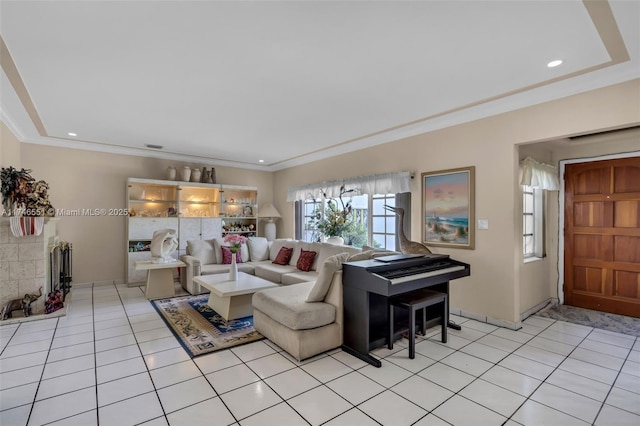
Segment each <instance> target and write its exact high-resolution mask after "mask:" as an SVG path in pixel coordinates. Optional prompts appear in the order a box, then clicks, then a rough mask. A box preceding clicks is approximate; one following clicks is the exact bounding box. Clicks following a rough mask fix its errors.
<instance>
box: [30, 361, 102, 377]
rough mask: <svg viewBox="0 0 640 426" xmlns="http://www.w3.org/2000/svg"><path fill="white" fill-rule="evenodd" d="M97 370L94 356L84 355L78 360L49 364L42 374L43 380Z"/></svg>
mask: <svg viewBox="0 0 640 426" xmlns="http://www.w3.org/2000/svg"><path fill="white" fill-rule="evenodd" d="M93 368H95V358H94V356H93V355H83V356H79V357H76V358H69V359H65V360H62V361H56V362H50V363H47V364H46V365H45V367H44V373H42V380H46V379H51V378H54V377H59V376H64V375H65V374H71V373H77V372H78V371H82V370H89V369H93Z"/></svg>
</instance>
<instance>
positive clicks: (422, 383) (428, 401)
mask: <svg viewBox="0 0 640 426" xmlns="http://www.w3.org/2000/svg"><path fill="white" fill-rule="evenodd" d="M391 390H392V391H393V392H395V393H397V394H398V395H400V396H402V397H403V398H405V399H407V400H409V401H411V402H413V403H414V404H416V405H418V406H419V407H422V408H423V409H425V410H427V411H431V410H433V409H434V408H436V407H437V406H438V405H440V404H442V403H443V402H444V401H446V400H447V399H449V398H451V397H452V396H453V392H451V391H449V390H447V389H445V388H443V387H442V386H439V385H437V384H435V383H433V382H430V381H429V380H427V379H423V378H422V377H418V376H412V377H409V378H408V379H407V380H404V381H402V382H400V383H398V384H397V385H395V386H394V387H392V388H391Z"/></svg>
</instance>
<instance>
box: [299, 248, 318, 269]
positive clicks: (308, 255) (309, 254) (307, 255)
mask: <svg viewBox="0 0 640 426" xmlns="http://www.w3.org/2000/svg"><path fill="white" fill-rule="evenodd" d="M316 254H317V253H316V252H315V251H311V250H305V249H303V248H301V249H300V254H299V255H298V261H297V262H296V268H298V269H300V270H301V271H305V272H309V271H310V270H311V267H312V266H313V260H314V259H315V258H316Z"/></svg>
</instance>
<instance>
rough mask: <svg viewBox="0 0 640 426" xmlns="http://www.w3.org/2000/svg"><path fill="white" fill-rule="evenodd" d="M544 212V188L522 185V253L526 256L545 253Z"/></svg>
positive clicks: (540, 255)
mask: <svg viewBox="0 0 640 426" xmlns="http://www.w3.org/2000/svg"><path fill="white" fill-rule="evenodd" d="M543 212H544V200H543V192H542V190H541V189H538V188H533V187H531V186H527V185H522V247H523V251H522V253H523V255H524V257H525V258H534V257H539V258H540V257H544V255H545V253H544V213H543Z"/></svg>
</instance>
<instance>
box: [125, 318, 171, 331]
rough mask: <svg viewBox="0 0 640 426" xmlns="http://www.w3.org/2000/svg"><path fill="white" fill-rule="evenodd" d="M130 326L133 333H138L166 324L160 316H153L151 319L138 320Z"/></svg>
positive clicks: (164, 326) (163, 326)
mask: <svg viewBox="0 0 640 426" xmlns="http://www.w3.org/2000/svg"><path fill="white" fill-rule="evenodd" d="M131 328H132V329H133V332H134V333H140V332H141V331H148V330H155V329H157V328H162V329H165V328H167V325H166V324H165V323H164V321H163V320H162V319H161V318H154V319H152V320H151V321H140V322H136V323H133V324H131Z"/></svg>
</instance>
